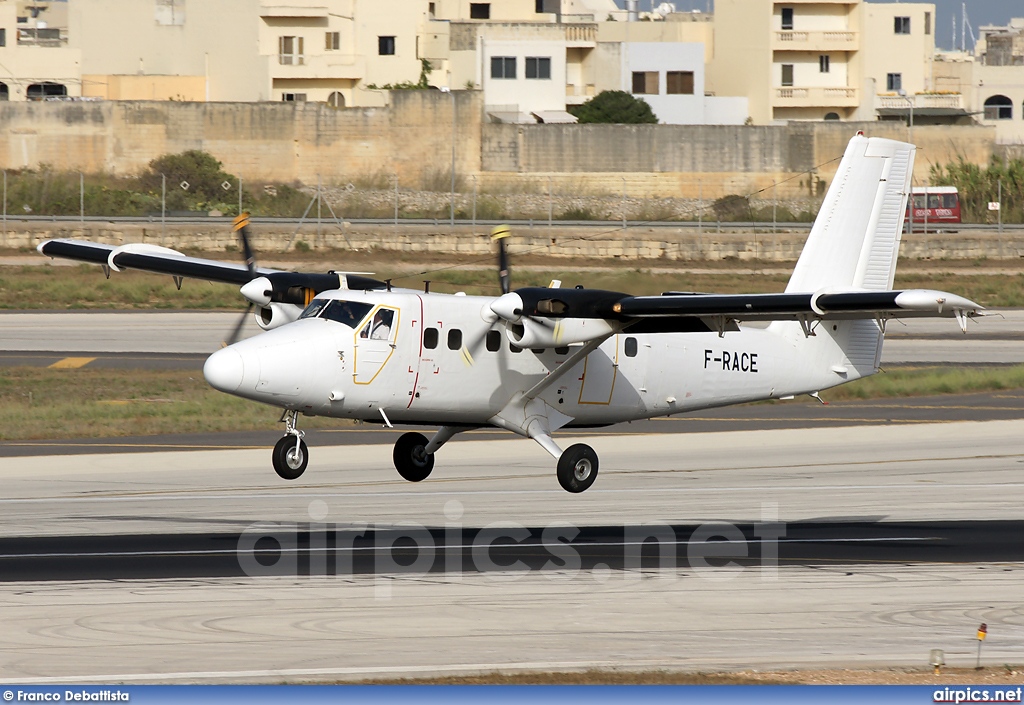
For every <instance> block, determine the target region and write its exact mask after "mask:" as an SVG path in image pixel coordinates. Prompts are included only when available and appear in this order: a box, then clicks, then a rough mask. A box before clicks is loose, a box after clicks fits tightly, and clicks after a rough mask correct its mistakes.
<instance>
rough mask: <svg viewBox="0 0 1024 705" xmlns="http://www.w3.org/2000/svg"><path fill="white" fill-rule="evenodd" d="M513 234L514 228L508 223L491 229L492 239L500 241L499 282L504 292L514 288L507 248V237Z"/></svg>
mask: <svg viewBox="0 0 1024 705" xmlns="http://www.w3.org/2000/svg"><path fill="white" fill-rule="evenodd" d="M511 234H512V229H511V228H510V227H509V226H507V225H498V226H496V227H495V228H494V230H492V231H491V239H492V240H494V241H495V242H496V243H498V282H499V283H500V284H501V293H502V294H507V293H508V292H509V291H510V290H511V289H512V276H511V274H512V272H511V268H510V267H509V264H508V251H507V250H506V249H505V238H507V237H509V236H510V235H511Z"/></svg>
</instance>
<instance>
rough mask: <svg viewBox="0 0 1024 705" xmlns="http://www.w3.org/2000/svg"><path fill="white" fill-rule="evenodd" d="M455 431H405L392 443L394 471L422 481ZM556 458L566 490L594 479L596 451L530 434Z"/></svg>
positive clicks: (577, 489) (583, 487)
mask: <svg viewBox="0 0 1024 705" xmlns="http://www.w3.org/2000/svg"><path fill="white" fill-rule="evenodd" d="M459 430H462V429H455V428H452V427H450V426H442V427H441V428H440V429H438V431H437V433H436V434H434V437H433V438H431V439H430V440H429V441H428V440H427V437H426V436H424V435H423V434H422V433H405V434H402V436H400V437H399V439H398V441H397V442H396V443H395V450H394V454H393V456H394V460H395V469H396V470H398V474H399V475H401V476H402V477H403V478H404V479H406V480H408V481H409V482H422V481H423V480H425V479H427V478H428V477H429V476H430V472H431V470H433V469H434V453H436V452H437V450H438V449H439V448H440V447H441V446H442V445H444V444H445V443H446V442H447V441H448V440H450V439H451V437H452V436H454V435H455V434H456V433H458V431H459ZM533 438H534V440H535V441H537V442H538V443H540V445H541V447H543V448H544V450H546V451H548V452H549V453H551V455H553V456H554V457H555V458H556V459H557V460H558V470H557V477H558V484H560V485H561V486H562V489H564V490H565V491H566V492H572V493H573V494H578V493H580V492H583V491H584V490H587V489H589V488H590V486H591V485H593V484H594V481H595V480H596V479H597V469H598V461H597V453H595V452H594V449H593V448H591V447H590V446H588V445H586V444H584V443H577V444H575V445H572V446H569V447H568V448H567V449H566V450H565V451H564V452H563V451H562V450H561V449H560V448H559V447H558V446H557V445H556V444H555V442H554V441H553V440H552V439H551V436H550V435H547V434H543V435H542V436H541V435H540V434H538V436H534V437H533Z"/></svg>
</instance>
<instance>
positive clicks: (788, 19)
mask: <svg viewBox="0 0 1024 705" xmlns="http://www.w3.org/2000/svg"><path fill="white" fill-rule="evenodd" d="M782 28H783V29H793V8H792V7H784V8H782Z"/></svg>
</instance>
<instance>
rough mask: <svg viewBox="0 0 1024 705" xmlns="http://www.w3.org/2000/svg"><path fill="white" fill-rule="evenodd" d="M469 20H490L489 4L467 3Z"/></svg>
mask: <svg viewBox="0 0 1024 705" xmlns="http://www.w3.org/2000/svg"><path fill="white" fill-rule="evenodd" d="M469 19H471V20H489V19H491V3H489V2H471V3H469Z"/></svg>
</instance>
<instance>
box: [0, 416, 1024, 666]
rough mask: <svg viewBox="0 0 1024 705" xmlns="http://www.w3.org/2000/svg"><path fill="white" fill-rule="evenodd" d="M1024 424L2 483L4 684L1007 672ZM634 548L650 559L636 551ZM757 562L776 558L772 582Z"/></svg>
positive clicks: (364, 448) (146, 466)
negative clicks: (572, 479)
mask: <svg viewBox="0 0 1024 705" xmlns="http://www.w3.org/2000/svg"><path fill="white" fill-rule="evenodd" d="M1022 434H1024V421H1022V420H1009V421H1007V420H1002V421H987V422H959V423H930V424H908V425H871V426H865V427H842V428H810V429H808V428H795V429H782V430H775V431H768V430H761V431H734V432H719V433H692V434H654V435H635V436H631V440H630V442H623V439H622V438H618V437H615V436H593V437H580V438H579V439H578V440H580V441H585V442H588V443H590V444H592V445H593V446H594V447H595V449H596V450H597V451H598V453H599V454H600V457H601V475H600V477H599V479H598V481H597V483H596V484H595V486H594V487H593V488H591V489H590V490H588V491H587V492H586V493H584V494H582V495H569V494H567V493H565V492H563V491H562V490H561V489H559V488H558V486H557V483H556V481H555V478H554V472H553V467H552V463H551V460H550V458H549V457H548V456H547V455H546V453H544V452H543V451H542V450H541V449H539V448H538V447H536V445H535V444H533V443H530V442H528V441H525V440H501V441H478V440H467V441H463V442H460V443H452V444H450V445H447V446H445V448H443V449H442V451H440V453H439V455H438V464H437V466H436V467H435V470H434V473H433V475H432V476H431V477H430V478H428V479H427V480H426V481H424V482H422V483H418V484H410V483H405V482H403V481H401V480H399V479H398V478H397V476H396V475H395V472H394V469H393V467H391V459H390V453H387V452H386V451H385V452H381V451H382V450H383V449H382V448H381V447H380V446H379V445H362V444H356V445H343V446H328V447H319V448H315V449H314V452H313V454H312V456H311V461H310V467H309V469H308V470H307V471H306V474H305V475H303V476H302V478H300V479H299V480H297V481H295V482H292V483H285V482H283V481H281V480H279V479H278V478H277V477H276V475H274V474H273V472H272V471H271V470H270V468H269V463H268V459H267V457H266V451H265V450H252V449H244V450H219V451H211V450H206V451H192V452H180V451H164V452H150V453H144V454H139V453H130V454H93V455H80V456H40V457H25V458H18V459H4V460H3V461H2V463H0V472H2V474H3V478H4V485H5V491H4V496H3V498H2V499H0V510H2V516H3V520H2V522H0V576H2V582H0V622H2V623H3V624H4V627H5V628H4V630H3V631H2V633H0V680H3V681H4V682H15V681H18V682H49V681H47V679H56V680H57V681H59V682H111V681H114V682H117V681H124V682H135V681H142V682H182V681H185V682H241V681H245V682H281V681H303V680H318V681H323V680H325V679H336V678H358V677H381V676H389V677H390V676H407V675H419V674H424V673H442V674H443V673H463V672H479V671H489V670H494V669H504V670H522V669H556V670H564V669H582V668H592V667H596V668H601V667H615V668H673V669H683V670H708V669H709V668H713V669H728V668H758V667H764V668H769V667H797V666H799V667H814V666H833V667H835V666H840V667H853V666H879V665H883V666H894V665H917V666H923V665H925V662H926V659H927V656H928V651H929V649H932V648H942V649H944V650H945V652H946V659H947V663H948V664H949V665H951V666H956V665H962V666H972V665H973V659H974V655H975V648H976V642H975V641H974V629H975V628H976V627H977V625H978V624H979V623H980V622H986V623H987V624H988V625H989V640H988V641H987V642H986V644H985V662H986V663H990V664H991V663H995V664H1001V663H1019V661H1020V654H1021V653H1022V649H1024V608H1022V607H1021V602H1020V587H1021V584H1022V583H1021V576H1022V575H1024V556H1022V554H1024V538H1022V536H1024V535H1022V533H1021V529H1022V528H1024V524H1022V522H1021V521H1020V516H1021V513H1020V507H1021V506H1022V503H1024V479H1022V477H1021V467H1022V465H1024V448H1022V446H1021V443H1020V438H1021V436H1022ZM645 541H646V544H645V545H642V544H644V543H645ZM776 556H777V558H776Z"/></svg>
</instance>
